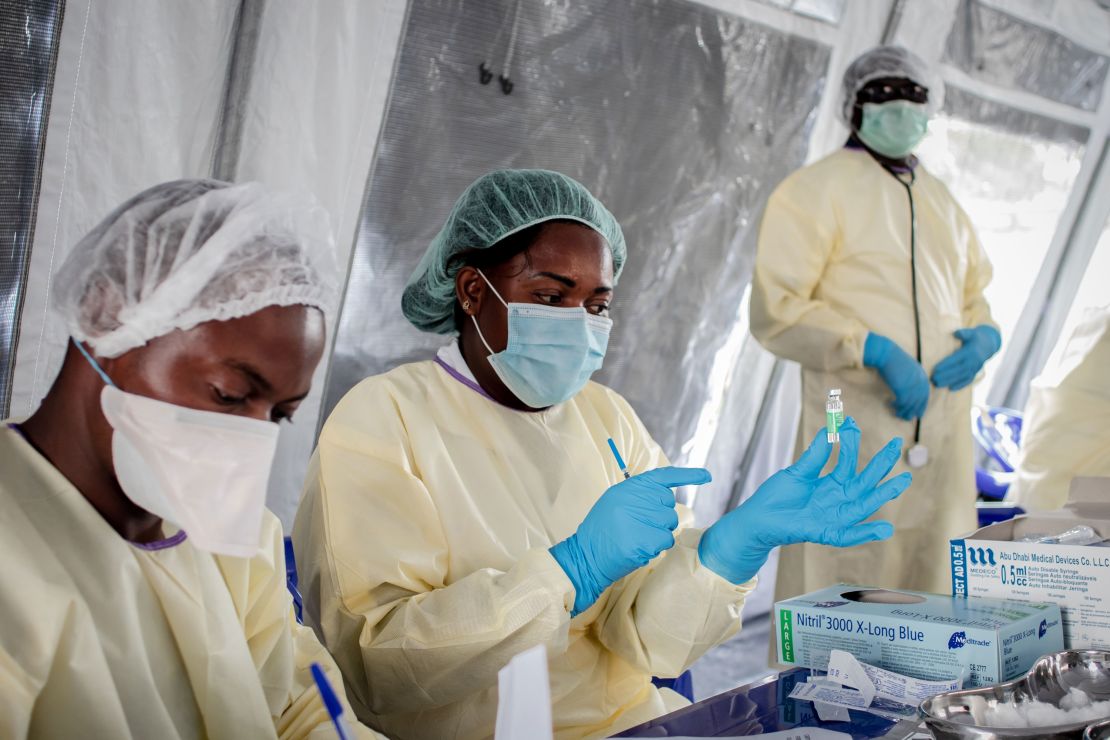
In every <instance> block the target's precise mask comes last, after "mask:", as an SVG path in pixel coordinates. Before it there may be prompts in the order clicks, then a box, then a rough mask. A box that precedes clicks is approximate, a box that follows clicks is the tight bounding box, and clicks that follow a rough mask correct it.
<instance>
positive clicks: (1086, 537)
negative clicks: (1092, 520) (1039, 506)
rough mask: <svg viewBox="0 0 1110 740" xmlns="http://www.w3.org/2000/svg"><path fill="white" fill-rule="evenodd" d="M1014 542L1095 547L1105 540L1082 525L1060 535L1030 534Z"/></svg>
mask: <svg viewBox="0 0 1110 740" xmlns="http://www.w3.org/2000/svg"><path fill="white" fill-rule="evenodd" d="M1014 541H1015V542H1037V543H1039V544H1042V545H1094V544H1097V543H1100V542H1104V541H1105V540H1104V539H1103V537H1102V535H1100V534H1099V533H1098V532H1096V531H1095V530H1094V529H1092V528H1091V527H1088V526H1087V525H1086V524H1080V525H1079V526H1076V527H1072V528H1071V529H1068V530H1065V531H1063V532H1060V533H1059V534H1040V535H1038V534H1030V535H1026V536H1025V537H1022V538H1020V539H1017V540H1014Z"/></svg>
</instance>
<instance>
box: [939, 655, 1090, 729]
mask: <svg viewBox="0 0 1110 740" xmlns="http://www.w3.org/2000/svg"><path fill="white" fill-rule="evenodd" d="M1072 688H1076V689H1079V690H1080V691H1083V692H1084V693H1086V694H1087V695H1088V696H1090V697H1091V699H1092V701H1106V700H1108V699H1110V652H1108V651H1105V650H1064V651H1063V652H1059V653H1053V654H1052V655H1046V656H1044V657H1043V658H1040V659H1039V660H1037V662H1036V663H1034V664H1033V667H1032V668H1031V669H1030V670H1029V672H1028V673H1027V674H1025V676H1024V677H1022V678H1020V679H1017V680H1015V681H1009V682H1007V683H1002V684H998V685H997V686H986V687H984V688H979V689H964V690H963V691H951V692H948V693H946V694H938V695H937V696H934V697H933V698H931V699H926V700H925V701H923V702H922V703H921V711H922V713H923V714H924V715H925V724H926V726H927V727H928V728H929V731H930V732H932V733H933V737H935V738H937V740H964V738H974V739H975V740H1009V739H1010V738H1044V739H1045V740H1065V739H1071V740H1082V738H1083V730H1084V729H1085V728H1086V727H1087V725H1088V724H1090V721H1087V722H1078V723H1073V724H1070V725H1060V726H1057V727H1029V728H1003V727H984V726H982V725H977V724H976V723H975V722H976V720H975V718H974V716H973V714H972V708H971V705H972V704H973V703H975V704H978V703H979V701H985V702H986V706H987V707H994V706H997V705H999V704H1021V703H1024V702H1030V701H1041V702H1049V703H1051V704H1056V703H1057V702H1059V701H1060V700H1061V699H1062V698H1064V697H1065V696H1066V695H1067V693H1068V690H1069V689H1072ZM973 697H975V698H976V699H975V701H974V702H973V701H972V698H973ZM1100 724H1101V722H1100ZM1096 737H1102V736H1101V735H1097V736H1096Z"/></svg>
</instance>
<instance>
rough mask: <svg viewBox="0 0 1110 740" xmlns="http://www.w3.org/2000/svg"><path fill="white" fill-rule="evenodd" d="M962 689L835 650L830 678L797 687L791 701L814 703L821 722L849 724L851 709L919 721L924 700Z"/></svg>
mask: <svg viewBox="0 0 1110 740" xmlns="http://www.w3.org/2000/svg"><path fill="white" fill-rule="evenodd" d="M959 688H960V680H959V679H956V678H953V679H947V680H943V681H923V680H921V679H917V678H911V677H909V676H903V675H902V674H900V673H895V672H893V671H885V670H883V669H882V668H876V667H875V666H872V665H867V664H866V663H861V662H859V661H858V660H856V658H855V656H853V655H852V654H851V653H847V652H845V651H843V650H833V651H832V652H831V653H830V655H829V669H828V672H827V674H826V675H824V676H814V677H811V678H810V679H809V680H808V681H807V682H806V683H804V684H799V685H797V686H795V687H794V689H793V690H792V691H791V692H790V698H791V699H800V700H802V701H811V702H813V705H814V709H815V710H816V711H817V715H818V716H819V717H820V718H821V720H822V721H844V722H846V721H849V718H848V717H847V716H846V710H848V709H859V710H862V711H865V712H871V713H872V714H877V715H879V716H880V717H887V718H888V719H894V720H901V719H911V718H913V717H916V716H917V706H918V704H920V703H921V702H922V701H924V700H925V699H928V698H930V697H933V696H936V695H937V694H942V693H944V692H946V691H955V690H957V689H959ZM837 715H839V716H837Z"/></svg>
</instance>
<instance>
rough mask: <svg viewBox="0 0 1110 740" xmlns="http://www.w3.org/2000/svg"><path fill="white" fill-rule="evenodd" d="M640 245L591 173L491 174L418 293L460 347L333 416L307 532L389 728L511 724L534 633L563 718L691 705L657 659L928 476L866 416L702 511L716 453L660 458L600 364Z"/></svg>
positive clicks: (717, 625)
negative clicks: (748, 493)
mask: <svg viewBox="0 0 1110 740" xmlns="http://www.w3.org/2000/svg"><path fill="white" fill-rule="evenodd" d="M625 258H626V248H625V242H624V236H623V235H622V233H621V229H620V226H619V225H618V224H617V222H616V219H614V218H613V216H612V215H611V214H610V213H609V212H608V211H607V210H606V209H605V207H604V206H603V205H602V204H601V203H600V202H599V201H597V200H596V199H595V198H594V197H593V196H592V195H591V194H590V193H589V192H588V191H587V190H586V188H584V187H583V186H582V185H581V184H579V183H578V182H576V181H574V180H572V179H571V178H569V177H566V176H564V175H561V174H559V173H556V172H550V171H545V170H501V171H497V172H492V173H490V174H488V175H485V176H484V177H482V178H479V179H478V180H477V181H476V182H474V183H473V184H472V185H471V186H470V187H469V188H468V189H467V190H466V191H465V192H464V193H463V195H462V196H461V197H460V198H459V200H458V202H457V203H456V204H455V208H454V210H453V211H452V212H451V214H450V216H449V217H448V219H447V222H446V224H445V225H444V226H443V229H442V230H441V231H440V233H439V235H438V236H436V237H435V239H434V240H433V241H432V244H431V246H430V247H429V248H428V250H427V252H426V253H425V255H424V258H423V259H422V260H421V262H420V264H419V265H418V266H417V268H416V271H415V272H414V273H413V275H412V278H411V279H410V281H409V283H408V285H407V287H406V288H405V291H404V295H403V300H402V309H403V311H404V314H405V316H406V317H407V318H408V319H409V321H411V322H412V323H413V324H414V325H415V326H417V327H418V328H420V329H422V330H424V331H430V332H436V333H440V334H450V333H454V332H456V331H457V332H459V338H458V340H457V341H451V342H450V343H449V344H447V345H446V346H445V347H443V348H442V349H441V350H440V351H439V353H438V355H437V357H436V359H435V360H434V361H427V362H416V363H412V364H407V365H403V366H401V367H398V368H396V369H394V370H393V371H391V372H388V373H386V374H384V375H379V376H377V377H372V378H368V379H366V380H364V381H363V382H361V383H360V384H359V385H357V386H356V387H355V388H354V389H352V390H351V391H350V392H349V393H348V394H347V395H346V396H345V397H344V398H343V399H342V400H341V401H340V403H339V404H338V406H337V407H336V408H335V411H334V412H333V413H332V414H331V416H330V417H329V418H328V420H327V422H326V423H325V424H324V427H323V430H322V432H321V435H320V442H319V447H318V449H317V451H316V454H315V455H314V457H313V461H312V465H311V467H310V470H309V476H308V480H307V482H306V492H305V497H304V499H303V501H302V503H301V508H300V511H299V512H298V514H297V519H296V524H295V526H294V529H293V539H294V545H295V547H296V551H297V553H298V563H299V566H300V577H301V586H302V589H303V593H304V597H305V615H306V617H305V619H306V622H309V623H311V624H312V625H313V626H314V627H315V628H316V629H317V630H318V632H319V633H320V635H321V637H322V639H323V640H324V642H325V644H326V645H327V646H328V648H329V649H330V650H331V652H332V654H333V655H335V657H336V662H337V663H338V664H339V667H340V669H341V670H342V671H343V675H344V677H345V678H346V680H347V687H348V695H349V696H350V698H351V703H352V706H354V708H355V711H356V713H357V714H358V716H359V717H360V718H362V719H364V720H365V721H367V722H368V723H370V724H371V725H373V726H375V727H378V728H379V729H382V730H384V731H386V732H388V733H389V734H390V735H393V736H395V737H398V738H414V739H415V738H432V737H454V738H464V739H473V738H487V737H490V736H492V734H493V730H494V719H495V713H496V706H497V672H498V670H499V669H500V668H502V667H503V666H504V665H505V664H506V663H508V661H509V659H510V658H512V657H513V656H514V655H516V654H517V653H519V652H521V651H523V650H525V649H528V648H530V647H533V646H535V645H544V646H546V648H547V653H548V660H549V668H550V676H551V696H552V701H553V720H554V725H555V730H556V734H557V736H558V737H560V738H572V737H575V738H576V737H601V736H608V735H609V734H611V733H612V732H614V731H617V730H620V729H622V728H627V727H630V726H632V725H635V724H637V723H639V722H643V721H645V720H648V719H651V718H652V717H655V716H657V715H660V714H662V713H664V712H666V711H668V710H670V709H675V708H677V707H678V706H681V705H682V704H684V703H685V700H683V699H682V698H681V697H680V696H679V695H678V694H676V693H674V692H672V691H670V690H667V689H664V690H659V689H657V688H656V687H655V686H653V685H652V682H651V678H652V676H653V675H654V676H663V677H675V676H678V675H679V674H681V673H682V672H683V671H684V670H686V668H687V667H689V666H690V664H691V663H693V662H694V661H695V660H696V659H697V658H698V657H699V656H700V655H702V654H703V653H704V652H705V651H706V650H708V649H709V648H710V647H712V646H714V645H716V644H718V643H720V642H721V641H723V640H725V639H727V638H728V637H729V636H730V635H732V634H734V633H735V632H736V630H738V629H739V628H740V609H741V606H742V605H743V603H744V598H745V596H746V595H747V594H748V593H749V592H750V591H751V589H752V587H753V576H754V575H755V573H756V571H758V570H759V567H760V566H761V565H762V564H763V562H764V561H765V560H766V559H767V556H768V554H769V552H770V551H771V549H772V548H773V547H775V546H777V545H781V544H784V543H788V542H799V541H802V540H808V539H816V540H818V541H822V542H827V543H830V544H838V545H842V546H848V545H852V544H856V543H858V542H865V541H871V540H875V539H881V538H883V537H888V536H889V535H890V525H889V524H887V523H882V522H872V523H868V524H862V525H860V524H859V522H861V521H862V520H863V519H865V518H867V517H868V516H870V514H871V513H872V512H873V511H875V510H876V509H877V508H878V507H879V506H880V505H881V504H882V503H883V502H885V501H887V500H889V499H891V498H893V497H895V496H897V495H898V494H899V493H901V491H902V490H903V489H905V487H906V486H907V485H908V484H909V477H908V476H900V477H897V478H894V479H892V480H889V481H887V482H885V483H880V481H881V480H882V479H883V478H884V477H885V476H886V474H887V472H888V471H889V469H890V468H891V467H892V466H893V465H894V463H895V462H896V460H897V458H898V454H899V451H898V450H899V445H898V442H897V441H894V442H892V443H891V444H889V445H888V446H887V447H886V448H884V449H883V450H882V451H881V452H880V453H879V454H878V455H876V456H875V458H874V460H873V461H872V462H871V464H870V465H868V466H867V468H866V469H865V470H863V471H862V472H860V473H859V474H857V472H856V468H855V466H856V460H857V457H858V456H857V450H858V441H859V431H858V429H856V427H855V425H854V423H853V422H849V423H848V425H847V427H846V428H845V434H844V440H845V442H844V444H843V447H842V450H841V454H840V456H839V462H838V464H837V468H836V471H835V472H834V473H833V474H832V475H829V476H825V477H820V476H819V473H820V470H821V469H822V468H823V467H824V466H825V463H826V461H827V460H828V458H829V456H830V453H831V445H829V444H828V442H827V441H826V437H825V434H824V433H823V432H822V433H821V434H820V435H819V437H818V439H817V440H816V441H815V442H814V444H813V445H812V446H811V447H810V448H809V449H808V450H807V451H806V453H805V454H804V455H803V456H802V458H801V459H800V460H799V461H798V463H797V464H795V465H794V466H792V467H791V468H789V469H787V470H785V471H782V472H780V473H778V474H777V475H776V476H774V477H772V478H771V479H770V480H768V481H767V482H766V483H764V484H763V486H761V487H760V489H759V491H758V492H757V493H756V494H755V495H754V496H753V497H752V499H751V500H750V501H749V502H748V503H746V504H745V505H744V506H743V507H741V508H739V509H737V510H735V511H734V512H732V513H731V514H729V515H728V516H725V517H724V518H722V519H721V520H720V521H719V522H718V523H716V524H715V525H713V527H711V528H709V529H708V530H706V531H705V532H704V534H703V533H702V532H701V531H699V530H696V529H694V528H692V527H691V526H690V524H691V521H692V517H691V514H690V511H689V510H688V509H686V508H685V507H683V506H678V505H676V503H675V497H674V493H673V492H672V490H671V489H672V488H673V487H674V486H680V485H690V484H700V483H705V482H707V481H708V480H709V474H708V472H707V471H705V470H702V469H699V468H693V469H691V468H670V467H664V466H666V465H667V461H666V458H665V456H664V454H663V452H662V450H660V449H659V446H658V445H657V444H656V443H655V442H654V440H652V438H651V436H650V435H649V434H648V432H647V430H646V429H645V428H644V425H643V424H642V423H641V422H640V420H639V418H637V416H636V414H635V412H633V410H632V409H631V408H630V407H629V405H628V403H627V402H626V401H625V400H624V399H623V398H621V397H620V396H619V395H618V394H616V393H614V392H613V391H612V390H609V389H608V388H605V387H604V386H601V385H598V384H597V383H593V382H590V380H589V379H590V376H591V375H592V374H593V372H595V371H596V370H597V369H599V368H600V367H601V364H602V360H603V358H604V356H605V350H606V348H607V346H608V341H609V330H610V327H611V326H612V321H611V320H610V319H609V317H608V313H609V305H610V302H611V301H612V300H613V292H614V289H615V287H616V282H617V278H618V277H619V276H620V272H621V268H622V267H623V265H624V262H625ZM658 310H659V312H660V317H661V319H662V318H663V317H665V314H666V310H667V309H666V306H665V305H660V306H658ZM644 361H645V362H650V358H644ZM610 439H611V440H613V444H614V447H615V452H616V453H618V454H619V455H621V456H623V463H624V464H623V465H622V463H620V462H618V459H617V457H616V455H615V454H614V450H611V449H610V447H609V443H608V440H610ZM625 466H626V467H627V469H628V471H629V473H630V474H632V475H631V477H628V478H627V479H625V478H626V476H625V475H624V474H623V473H622V468H623V467H625ZM857 525H858V526H857Z"/></svg>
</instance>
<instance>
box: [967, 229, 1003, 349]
mask: <svg viewBox="0 0 1110 740" xmlns="http://www.w3.org/2000/svg"><path fill="white" fill-rule="evenodd" d="M959 215H960V229H961V230H962V231H963V232H964V233H963V234H962V237H963V238H964V239H965V240H966V242H967V273H966V274H965V275H964V296H963V297H964V302H963V325H964V326H968V327H970V326H979V325H980V324H989V325H990V326H993V327H995V328H996V329H997V328H998V325H997V324H996V323H995V321H994V318H993V317H992V316H991V309H990V305H989V304H988V303H987V299H986V296H985V295H984V291H985V290H986V288H987V286H988V285H990V282H991V278H992V277H993V276H994V268H993V267H992V266H991V261H990V258H989V257H987V252H986V250H985V249H983V245H982V243H981V242H980V241H979V237H978V236H977V235H976V234H975V228H974V227H973V226H972V225H971V219H969V218H968V216H967V214H966V213H964V211H963V209H960V211H959Z"/></svg>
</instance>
